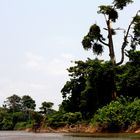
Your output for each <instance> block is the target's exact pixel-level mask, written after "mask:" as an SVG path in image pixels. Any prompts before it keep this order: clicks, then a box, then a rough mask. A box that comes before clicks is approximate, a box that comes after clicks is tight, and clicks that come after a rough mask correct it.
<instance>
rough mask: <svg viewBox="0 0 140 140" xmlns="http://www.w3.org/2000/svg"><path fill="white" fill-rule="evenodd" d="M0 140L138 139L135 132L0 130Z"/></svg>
mask: <svg viewBox="0 0 140 140" xmlns="http://www.w3.org/2000/svg"><path fill="white" fill-rule="evenodd" d="M0 140H140V135H135V134H92V135H91V134H62V133H27V132H22V131H0Z"/></svg>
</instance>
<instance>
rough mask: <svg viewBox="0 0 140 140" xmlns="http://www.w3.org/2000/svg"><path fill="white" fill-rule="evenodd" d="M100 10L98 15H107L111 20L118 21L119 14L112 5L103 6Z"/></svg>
mask: <svg viewBox="0 0 140 140" xmlns="http://www.w3.org/2000/svg"><path fill="white" fill-rule="evenodd" d="M99 8H100V10H99V11H98V13H99V14H100V13H101V14H105V15H108V17H109V19H110V20H112V21H113V22H115V21H116V19H118V12H117V11H116V10H115V8H113V6H111V5H101V6H99Z"/></svg>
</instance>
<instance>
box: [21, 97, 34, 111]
mask: <svg viewBox="0 0 140 140" xmlns="http://www.w3.org/2000/svg"><path fill="white" fill-rule="evenodd" d="M21 104H22V109H23V110H35V107H36V104H35V100H33V99H32V98H31V97H30V96H29V95H24V96H23V97H22V98H21Z"/></svg>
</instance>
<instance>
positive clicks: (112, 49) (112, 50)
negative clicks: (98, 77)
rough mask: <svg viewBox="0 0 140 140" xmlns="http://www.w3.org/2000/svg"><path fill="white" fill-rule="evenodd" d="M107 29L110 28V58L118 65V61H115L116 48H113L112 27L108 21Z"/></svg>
mask: <svg viewBox="0 0 140 140" xmlns="http://www.w3.org/2000/svg"><path fill="white" fill-rule="evenodd" d="M107 27H108V41H109V43H108V44H109V56H110V60H111V61H112V63H113V64H116V59H115V53H114V46H113V39H112V27H111V21H110V20H108V21H107Z"/></svg>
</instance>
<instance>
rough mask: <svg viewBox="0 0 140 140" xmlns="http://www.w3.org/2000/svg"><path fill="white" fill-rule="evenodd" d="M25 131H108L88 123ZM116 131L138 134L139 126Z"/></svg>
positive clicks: (139, 132) (27, 130)
mask: <svg viewBox="0 0 140 140" xmlns="http://www.w3.org/2000/svg"><path fill="white" fill-rule="evenodd" d="M25 131H26V132H38V133H110V132H109V131H104V132H103V131H102V130H101V129H100V128H95V127H92V126H89V125H81V124H79V125H66V126H64V127H59V128H52V127H47V128H39V129H37V130H35V131H34V130H33V129H32V128H27V129H25ZM118 133H135V134H140V128H137V129H128V130H125V131H120V132H118Z"/></svg>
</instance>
